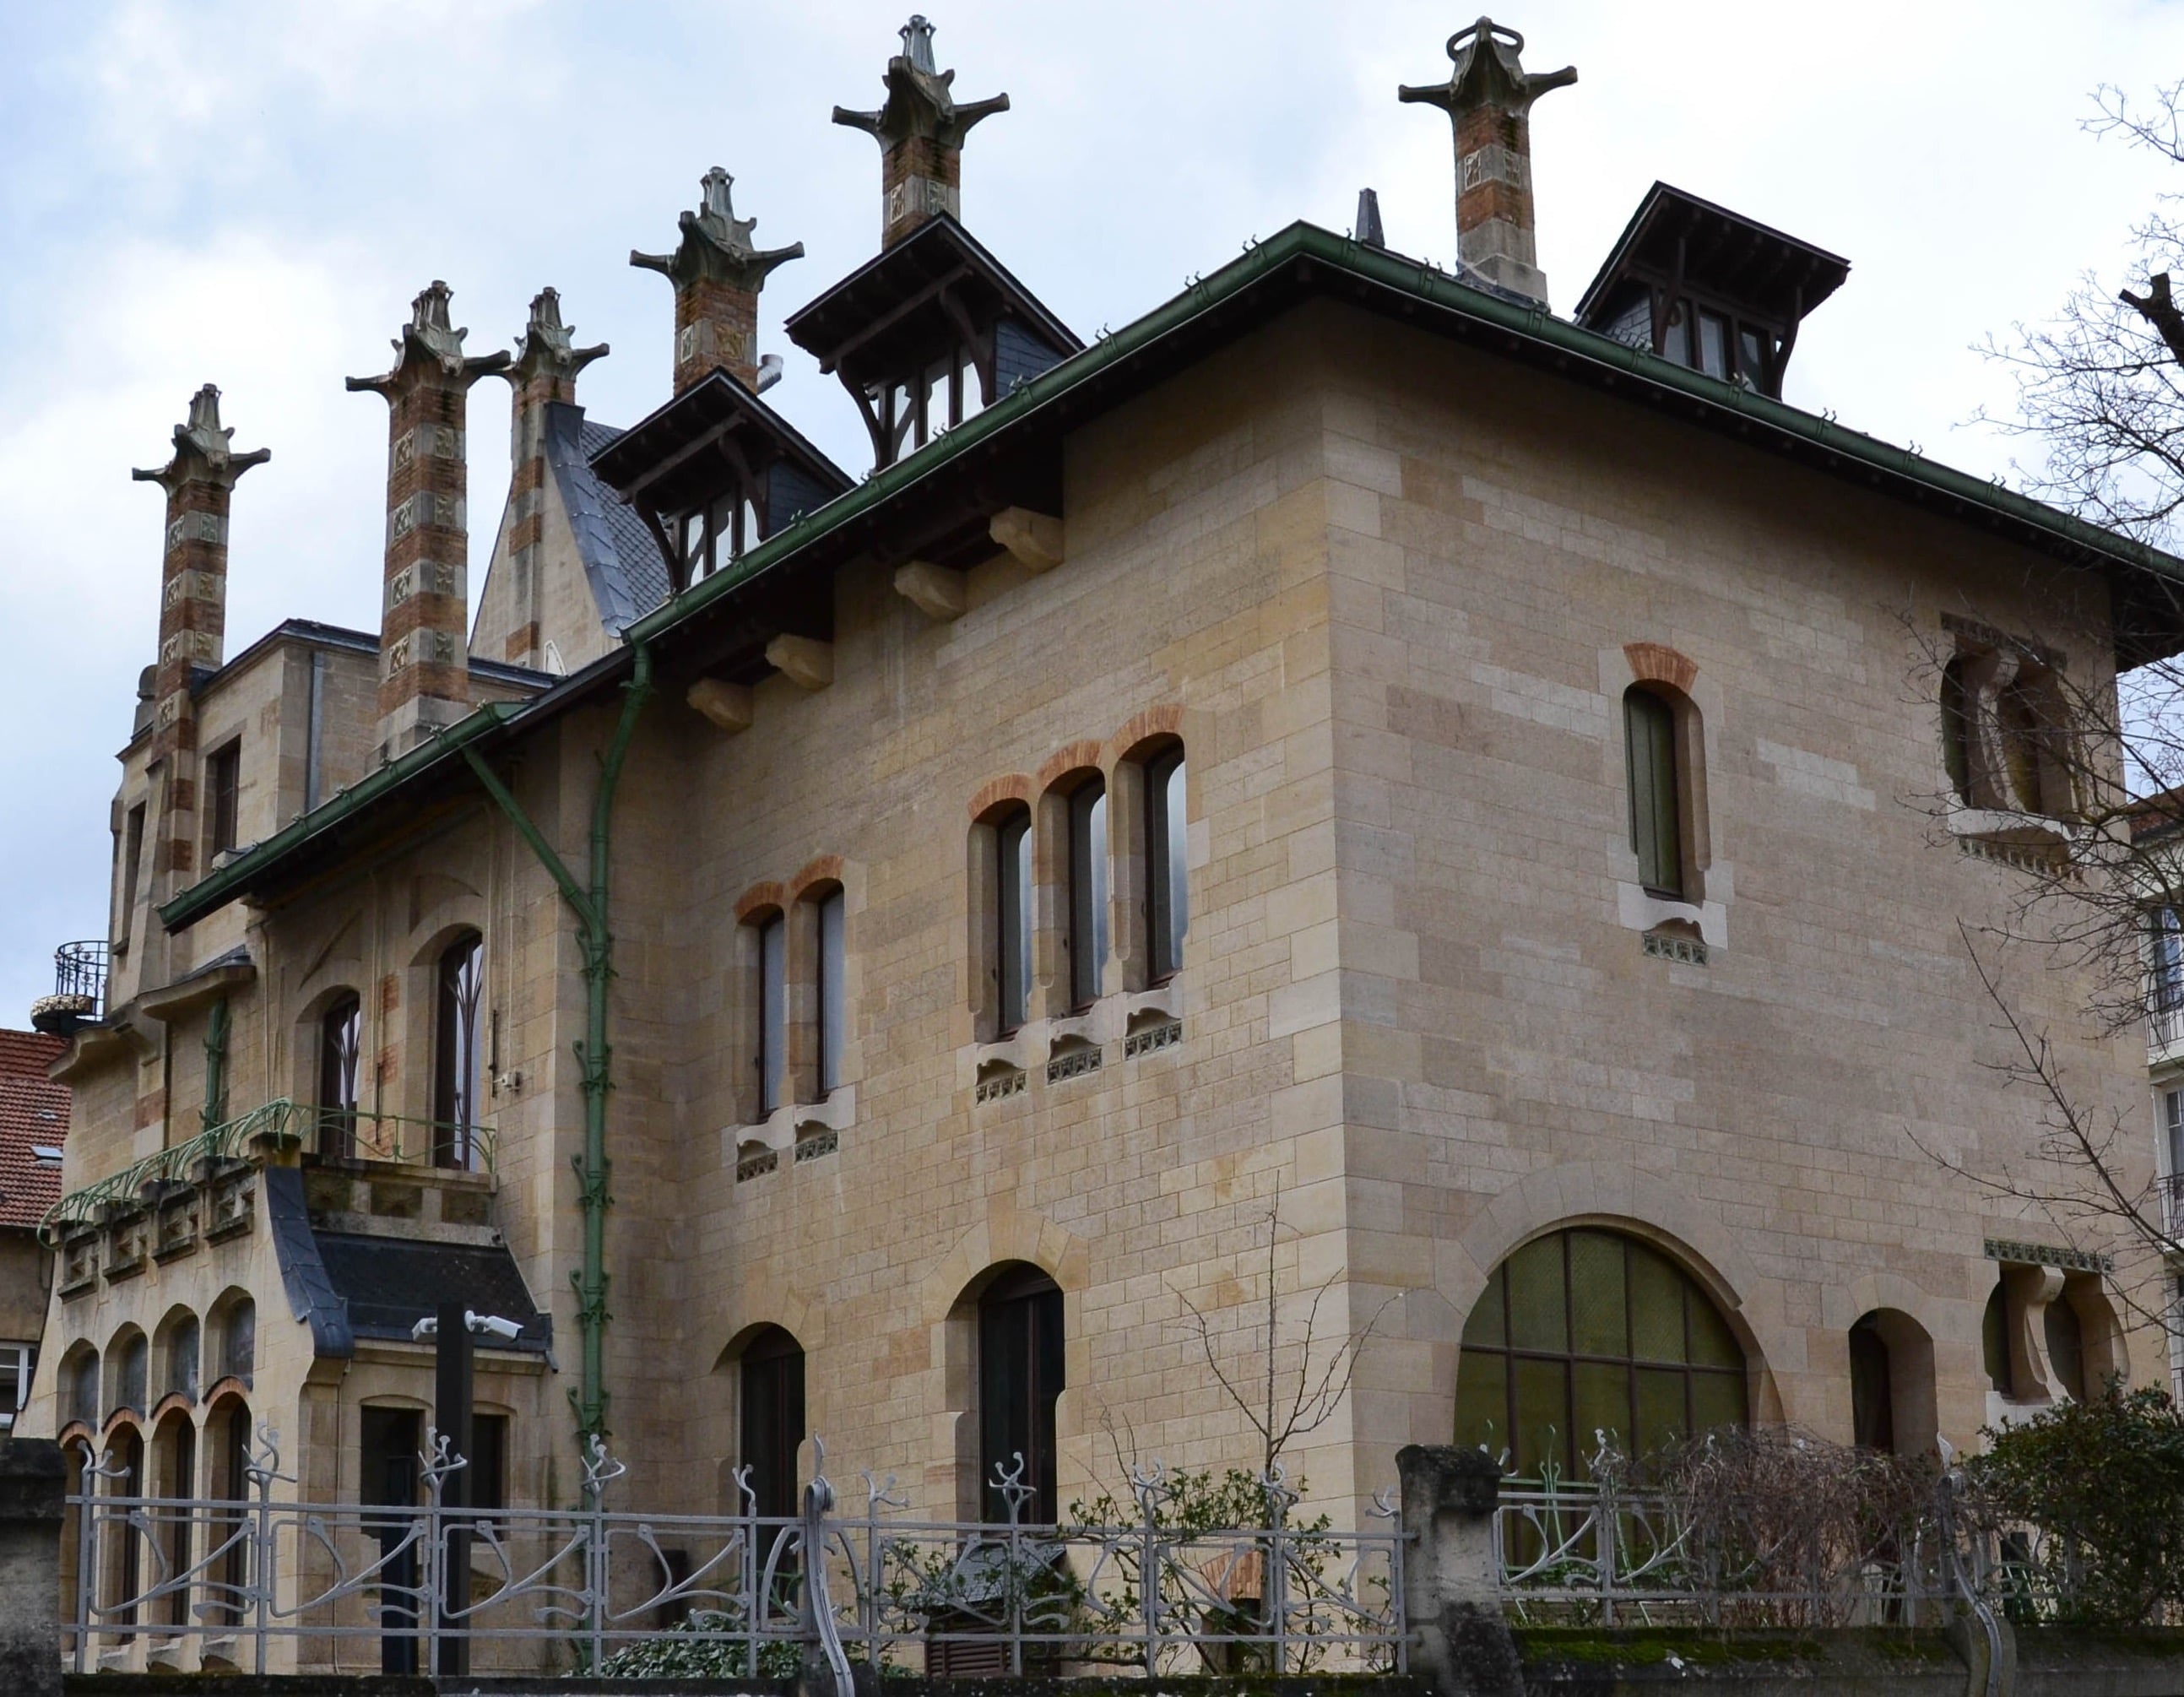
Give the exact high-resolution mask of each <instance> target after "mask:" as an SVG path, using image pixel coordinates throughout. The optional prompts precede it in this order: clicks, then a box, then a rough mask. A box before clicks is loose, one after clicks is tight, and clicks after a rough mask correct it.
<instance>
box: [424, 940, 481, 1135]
mask: <svg viewBox="0 0 2184 1697" xmlns="http://www.w3.org/2000/svg"><path fill="white" fill-rule="evenodd" d="M484 987H485V942H484V940H483V939H482V938H481V937H480V936H479V935H478V934H477V933H476V932H475V931H466V932H465V933H464V934H463V935H461V936H460V937H458V938H456V939H455V941H454V942H452V943H450V944H448V946H447V948H446V949H445V950H444V951H443V952H442V953H441V956H440V972H439V991H438V1023H437V1030H436V1033H435V1038H434V1041H433V1045H432V1119H433V1122H434V1123H433V1128H432V1164H433V1165H434V1166H437V1167H457V1168H461V1169H466V1170H475V1169H476V1167H477V1165H478V1136H477V1132H478V1114H479V1108H480V1106H481V1104H480V1102H479V1101H478V1080H479V1076H480V1066H479V1061H480V1056H479V1052H478V1002H479V992H480V991H482V990H483V989H484Z"/></svg>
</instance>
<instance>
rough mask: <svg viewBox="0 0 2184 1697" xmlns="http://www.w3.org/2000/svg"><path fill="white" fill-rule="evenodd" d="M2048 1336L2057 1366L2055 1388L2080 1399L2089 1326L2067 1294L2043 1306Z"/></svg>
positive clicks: (2051, 1361) (2083, 1395)
mask: <svg viewBox="0 0 2184 1697" xmlns="http://www.w3.org/2000/svg"><path fill="white" fill-rule="evenodd" d="M2041 1315H2042V1320H2043V1322H2044V1324H2043V1326H2042V1330H2043V1331H2045V1332H2046V1334H2047V1338H2048V1363H2049V1365H2052V1366H2053V1368H2054V1369H2055V1388H2056V1389H2057V1390H2059V1391H2061V1392H2063V1393H2064V1394H2065V1395H2068V1396H2070V1397H2072V1398H2075V1399H2076V1400H2078V1401H2079V1402H2083V1401H2084V1400H2085V1399H2086V1329H2085V1326H2084V1324H2083V1323H2082V1322H2081V1320H2079V1318H2078V1310H2077V1309H2075V1308H2074V1307H2072V1306H2071V1303H2070V1298H2069V1297H2068V1296H2058V1297H2057V1298H2055V1299H2054V1300H2053V1301H2052V1302H2050V1303H2048V1306H2047V1307H2046V1308H2045V1309H2042V1310H2041Z"/></svg>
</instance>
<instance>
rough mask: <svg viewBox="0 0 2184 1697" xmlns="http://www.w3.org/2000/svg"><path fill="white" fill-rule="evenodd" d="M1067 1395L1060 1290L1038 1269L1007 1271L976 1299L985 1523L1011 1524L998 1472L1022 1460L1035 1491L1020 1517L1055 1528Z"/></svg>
mask: <svg viewBox="0 0 2184 1697" xmlns="http://www.w3.org/2000/svg"><path fill="white" fill-rule="evenodd" d="M1061 1391H1062V1342H1061V1291H1060V1290H1059V1289H1057V1288H1056V1286H1055V1282H1054V1281H1053V1280H1051V1279H1050V1278H1049V1277H1047V1276H1046V1275H1045V1273H1042V1272H1041V1271H1039V1269H1038V1268H1036V1267H1032V1266H1026V1265H1022V1264H1018V1265H1016V1266H1012V1267H1007V1268H1004V1269H1003V1270H1001V1272H1000V1276H998V1277H996V1278H995V1281H993V1283H991V1284H990V1285H989V1286H987V1287H986V1291H985V1294H984V1295H983V1296H981V1297H980V1298H978V1488H979V1492H978V1502H979V1506H980V1512H981V1514H983V1516H984V1517H985V1518H986V1519H988V1520H990V1521H1005V1520H1006V1519H1007V1518H1008V1504H1007V1499H1006V1498H1004V1497H1003V1496H1002V1494H1001V1493H1000V1490H999V1489H997V1488H995V1483H994V1480H995V1470H996V1469H997V1468H1000V1467H1003V1466H1006V1468H1008V1470H1009V1471H1011V1473H1014V1472H1015V1471H1016V1468H1017V1460H1018V1458H1019V1457H1021V1458H1022V1462H1023V1474H1022V1478H1023V1482H1024V1483H1025V1484H1027V1485H1028V1486H1030V1487H1031V1492H1032V1493H1031V1495H1030V1497H1029V1498H1028V1499H1026V1500H1025V1502H1024V1505H1023V1508H1022V1510H1021V1512H1020V1515H1019V1519H1021V1520H1022V1521H1023V1523H1025V1524H1026V1525H1030V1526H1052V1525H1053V1524H1054V1522H1055V1516H1056V1498H1055V1490H1056V1484H1055V1452H1054V1404H1055V1398H1057V1397H1059V1396H1060V1395H1061Z"/></svg>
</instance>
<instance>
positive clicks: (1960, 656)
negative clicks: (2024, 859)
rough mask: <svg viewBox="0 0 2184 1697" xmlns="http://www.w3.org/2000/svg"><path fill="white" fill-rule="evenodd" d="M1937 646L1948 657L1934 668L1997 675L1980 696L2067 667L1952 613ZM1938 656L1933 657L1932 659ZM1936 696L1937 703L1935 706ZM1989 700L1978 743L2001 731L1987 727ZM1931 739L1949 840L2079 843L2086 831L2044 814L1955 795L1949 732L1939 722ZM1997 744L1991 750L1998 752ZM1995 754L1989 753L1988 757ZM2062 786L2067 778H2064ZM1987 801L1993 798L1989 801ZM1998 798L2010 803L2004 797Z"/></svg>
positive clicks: (2055, 653)
mask: <svg viewBox="0 0 2184 1697" xmlns="http://www.w3.org/2000/svg"><path fill="white" fill-rule="evenodd" d="M1941 626H1942V637H1941V643H1940V646H1941V648H1942V650H1945V651H1946V655H1947V658H1946V659H1942V660H1941V661H1940V664H1939V665H1938V666H1937V667H1936V670H1937V671H1938V670H1940V669H1941V667H1945V666H1947V665H1950V664H1953V663H1954V662H1956V661H1984V662H1985V663H1986V667H1987V668H1988V669H1989V670H1991V671H1992V672H1994V673H1996V674H1997V675H1995V676H1994V677H1992V678H1987V679H1986V686H1985V688H1984V689H1983V691H1982V694H1983V695H1985V696H1987V697H1990V698H1991V697H1992V695H1993V693H1994V691H1995V690H1996V689H2004V688H2007V687H2008V686H2009V684H2012V683H2013V682H2014V681H2016V680H2017V678H2019V677H2020V673H2022V674H2024V675H2026V676H2030V677H2033V678H2036V677H2038V676H2039V675H2041V674H2048V675H2051V676H2059V675H2060V674H2062V673H2064V672H2066V671H2067V670H2068V669H2069V667H2070V656H2068V655H2067V654H2065V653H2064V652H2063V651H2062V650H2059V649H2056V648H2051V647H2049V646H2048V645H2045V644H2043V643H2039V642H2036V641H2034V640H2032V639H2031V638H2029V637H2023V636H2018V635H2014V634H2011V633H2010V632H2008V631H2004V630H1999V629H1997V628H1995V627H1993V626H1992V625H1988V624H1984V623H1981V622H1979V621H1978V620H1975V619H1970V618H1964V617H1960V616H1958V615H1957V614H1955V613H1950V612H1943V613H1942V615H1941ZM1937 657H1938V656H1937ZM1938 700H1939V696H1938V692H1937V704H1938ZM1991 711H1992V701H1991V700H1989V701H1987V704H1986V708H1985V709H1984V710H1982V712H1981V715H1980V723H1979V724H1978V725H1977V726H1975V732H1977V731H1980V730H1984V731H1985V733H1986V734H1985V736H1984V737H1982V738H1981V739H1980V740H1981V741H1983V742H1993V741H1994V740H1995V739H1997V738H1999V737H2000V735H2001V734H2002V733H2001V732H2000V730H1999V729H1998V728H1995V727H1993V726H1992V724H1990V723H1987V720H1988V718H1989V717H1991ZM1936 730H1937V733H1938V734H1937V735H1936V739H1935V748H1936V769H1935V793H1936V795H1940V796H1941V797H1942V798H1943V801H1944V803H1945V808H1946V811H1945V812H1944V815H1943V823H1944V825H1945V827H1946V828H1947V830H1948V832H1949V835H1951V836H1953V837H1973V838H1980V839H1985V840H1992V841H2018V842H2031V843H2035V844H2039V845H2042V846H2064V847H2068V846H2074V845H2075V844H2077V843H2078V842H2080V841H2081V840H2084V838H2085V837H2086V835H2087V830H2086V828H2085V827H2083V826H2081V825H2077V824H2075V823H2072V822H2071V821H2070V820H2068V819H2064V818H2058V817H2056V816H2054V815H2052V814H2048V813H2040V812H2028V811H2026V810H2025V809H2023V808H2016V807H1981V806H1975V805H1973V803H1972V801H1970V800H1968V799H1966V797H1965V796H1964V795H1962V794H1961V793H1959V791H1958V788H1957V784H1956V779H1954V777H1953V776H1952V774H1951V773H1950V772H1949V769H1948V742H1949V730H1948V727H1947V724H1946V723H1941V724H1937V726H1936ZM1998 746H1999V745H1998V743H1997V744H1996V748H1998ZM1994 751H1995V750H1994V749H1989V750H1988V751H1987V752H1989V753H1990V754H1992V753H1993V752H1994ZM1974 781H1975V782H1984V783H1985V784H1986V785H1987V787H1988V788H1990V789H1992V788H1993V787H1994V784H1995V780H1994V779H1993V778H1992V776H1991V775H1990V776H1989V777H1987V778H1986V779H1975V780H1974ZM2062 781H2064V783H2066V784H2067V781H2068V779H2067V774H2065V776H2064V779H2063V780H2062ZM1990 799H1992V798H1990ZM2000 799H2002V800H2005V801H2007V800H2009V799H2011V798H2010V797H2009V796H2007V795H2003V796H2002V797H2000Z"/></svg>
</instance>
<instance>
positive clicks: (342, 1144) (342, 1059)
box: [318, 991, 364, 1160]
mask: <svg viewBox="0 0 2184 1697" xmlns="http://www.w3.org/2000/svg"><path fill="white" fill-rule="evenodd" d="M363 1041H364V1004H363V1002H360V1001H359V1000H358V999H357V997H356V996H355V995H354V992H350V991H344V992H343V994H341V995H340V996H337V997H336V998H335V999H334V1001H333V1002H332V1004H331V1006H330V1007H329V1008H327V1009H326V1012H325V1013H322V1014H320V1016H319V1101H318V1108H319V1153H320V1154H321V1155H324V1156H326V1157H328V1158H331V1159H334V1160H346V1159H348V1158H349V1157H350V1156H352V1155H354V1153H356V1102H357V1087H356V1086H357V1058H358V1055H359V1052H361V1048H362V1045H363Z"/></svg>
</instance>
